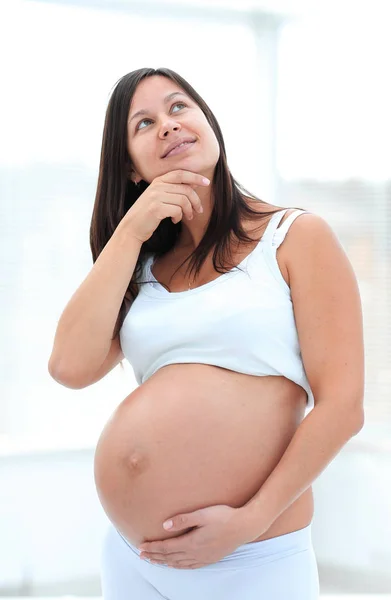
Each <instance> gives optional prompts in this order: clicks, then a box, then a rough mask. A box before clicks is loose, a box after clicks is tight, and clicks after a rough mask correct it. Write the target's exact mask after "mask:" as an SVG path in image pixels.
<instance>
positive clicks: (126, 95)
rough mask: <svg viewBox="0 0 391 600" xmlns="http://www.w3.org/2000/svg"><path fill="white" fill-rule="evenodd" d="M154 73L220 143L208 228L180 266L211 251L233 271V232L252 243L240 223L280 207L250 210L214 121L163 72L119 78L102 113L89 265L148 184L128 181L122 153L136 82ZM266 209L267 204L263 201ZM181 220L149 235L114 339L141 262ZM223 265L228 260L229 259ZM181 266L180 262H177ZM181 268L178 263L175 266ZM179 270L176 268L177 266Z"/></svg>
mask: <svg viewBox="0 0 391 600" xmlns="http://www.w3.org/2000/svg"><path fill="white" fill-rule="evenodd" d="M153 75H162V76H163V77H167V78H169V79H171V80H172V81H174V82H175V83H177V84H178V85H179V86H180V88H181V89H182V90H184V91H185V92H186V93H187V94H188V95H189V96H190V97H191V98H192V99H193V100H194V101H195V102H196V103H197V104H198V106H199V107H200V108H201V110H202V111H203V113H204V114H205V116H206V118H207V120H208V122H209V124H210V126H211V128H212V129H213V131H214V133H215V135H216V138H217V140H218V143H219V145H220V157H219V160H218V162H217V164H216V168H215V172H214V177H213V181H212V182H211V186H213V187H211V194H212V197H213V198H214V205H213V208H212V213H211V217H210V221H209V224H208V227H207V229H206V231H205V235H204V237H203V238H202V240H201V242H200V244H199V245H198V246H197V248H196V249H195V250H194V252H192V253H191V254H190V255H189V257H187V258H186V259H185V261H184V262H186V261H187V260H190V263H189V267H190V273H191V272H192V271H193V270H195V277H196V276H197V275H198V274H199V272H200V270H201V267H202V265H203V263H204V261H205V259H206V257H207V256H208V254H209V253H210V251H211V250H212V249H214V251H213V266H214V268H215V270H216V271H217V272H218V273H222V274H223V273H225V272H226V271H227V270H230V269H232V268H234V267H235V265H232V264H228V265H227V264H226V262H227V257H228V259H230V258H232V256H231V251H230V240H231V239H232V234H234V235H235V236H236V238H237V240H239V241H240V242H245V243H250V242H252V241H253V239H252V238H250V237H249V236H248V235H247V234H246V232H245V231H244V229H243V227H242V224H241V222H242V220H244V219H245V220H248V219H249V218H251V219H254V220H255V219H259V220H261V221H262V222H261V225H260V227H261V226H262V224H263V221H264V220H265V217H266V218H269V217H270V215H271V214H274V213H276V212H278V211H279V210H283V209H284V207H279V208H278V209H276V210H273V211H270V210H269V211H267V212H260V211H259V210H253V209H252V208H251V207H250V206H249V205H248V203H247V201H246V197H245V195H244V194H243V193H242V192H245V194H246V195H247V196H248V197H249V198H250V199H252V200H259V198H257V197H256V196H254V195H253V194H250V193H249V192H248V191H247V190H246V189H245V188H244V187H243V186H242V185H240V184H239V182H238V181H237V180H236V179H235V178H234V177H233V175H232V174H231V171H230V169H229V167H228V164H227V157H226V151H225V144H224V139H223V134H222V133H221V129H220V126H219V124H218V122H217V120H216V117H215V116H214V114H213V113H212V111H211V110H210V108H209V107H208V105H207V104H206V103H205V102H204V100H203V99H202V98H201V96H200V95H199V94H198V93H197V92H196V91H195V89H194V88H193V87H192V86H191V85H190V84H189V83H188V82H187V81H186V80H185V79H183V77H181V76H180V75H179V74H178V73H176V72H175V71H172V70H171V69H166V68H160V69H149V68H144V69H137V70H136V71H132V72H131V73H128V74H127V75H124V76H123V77H121V79H119V81H118V82H117V83H116V85H115V88H114V91H113V93H112V95H111V98H110V100H109V103H108V107H107V110H106V115H105V122H104V129H103V139H102V149H101V155H100V165H99V175H98V184H97V191H96V196H95V204H94V208H93V213H92V218H91V226H90V246H91V252H92V258H93V262H95V261H96V259H97V258H98V256H99V254H100V252H101V251H102V250H103V248H104V247H105V245H106V244H107V242H108V240H109V239H110V237H111V236H112V235H113V233H114V231H115V229H116V227H117V226H118V224H119V222H120V221H121V220H122V218H123V217H124V215H125V214H126V213H127V211H128V210H129V209H130V208H131V207H132V206H133V204H134V203H135V202H136V200H137V199H138V197H139V196H140V195H141V194H142V193H143V192H144V191H145V190H146V189H147V187H148V186H149V183H147V182H145V181H141V182H140V184H139V185H138V186H136V185H135V184H134V183H133V182H132V181H131V180H130V170H131V167H132V162H131V159H130V157H129V154H128V151H127V120H128V115H129V109H130V105H131V102H132V98H133V95H134V93H135V91H136V88H137V86H138V84H139V83H140V81H142V80H143V79H144V78H146V77H151V76H153ZM262 204H263V205H265V206H270V205H268V204H267V203H266V202H262ZM181 228H182V222H181V221H179V222H178V223H173V222H172V220H171V217H167V218H165V219H162V221H161V222H160V224H159V226H158V227H157V228H156V230H155V231H154V233H153V234H152V236H151V237H150V238H149V239H148V240H147V241H146V242H144V243H143V244H142V246H141V249H140V254H139V257H138V260H137V263H136V266H135V270H134V273H133V275H132V277H131V280H130V282H129V285H128V288H127V291H126V293H125V296H124V299H123V302H122V304H121V307H120V310H119V314H118V318H117V322H116V325H115V328H114V332H113V337H112V339H114V338H115V337H116V335H117V334H118V332H119V330H120V329H121V327H122V324H123V321H124V319H125V317H126V314H127V312H128V310H129V308H130V305H131V304H132V302H133V300H134V299H135V298H136V296H137V294H138V285H139V284H141V283H145V281H141V280H140V275H141V269H142V265H143V260H144V257H145V255H146V254H148V253H150V252H152V253H154V254H155V255H156V257H160V256H162V255H163V254H165V253H166V252H168V251H169V250H170V249H171V248H172V247H173V246H175V242H176V240H177V238H178V236H179V234H180V232H181ZM228 262H230V261H229V260H228ZM182 264H183V263H182ZM180 266H182V265H180ZM178 268H180V267H178Z"/></svg>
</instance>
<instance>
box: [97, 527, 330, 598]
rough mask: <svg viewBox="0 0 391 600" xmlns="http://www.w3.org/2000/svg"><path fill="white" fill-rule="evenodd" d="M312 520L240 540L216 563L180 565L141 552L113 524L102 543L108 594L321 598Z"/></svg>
mask: <svg viewBox="0 0 391 600" xmlns="http://www.w3.org/2000/svg"><path fill="white" fill-rule="evenodd" d="M311 526H312V523H310V524H309V525H308V526H307V527H305V528H304V529H299V530H298V531H293V532H291V533H287V534H284V535H280V536H278V537H274V538H271V539H268V540H262V541H260V542H251V543H248V544H244V545H242V546H239V548H237V549H236V550H235V551H234V552H232V554H229V555H228V556H226V557H224V558H223V559H221V560H220V561H218V562H217V563H213V564H209V565H206V566H204V567H200V568H198V569H175V568H173V567H168V566H167V565H160V564H152V563H150V562H148V561H147V560H143V559H141V558H140V556H139V555H140V551H139V550H138V549H137V548H136V547H135V546H133V545H132V544H131V543H130V542H128V541H127V540H125V539H124V538H123V537H122V535H121V534H120V533H118V531H117V530H116V529H115V528H114V527H113V526H112V525H110V527H109V529H108V531H107V534H106V537H105V541H104V545H103V549H102V564H101V582H102V593H103V598H104V600H161V599H162V598H163V599H165V600H318V598H319V578H318V567H317V563H316V557H315V553H314V549H313V547H312V539H311Z"/></svg>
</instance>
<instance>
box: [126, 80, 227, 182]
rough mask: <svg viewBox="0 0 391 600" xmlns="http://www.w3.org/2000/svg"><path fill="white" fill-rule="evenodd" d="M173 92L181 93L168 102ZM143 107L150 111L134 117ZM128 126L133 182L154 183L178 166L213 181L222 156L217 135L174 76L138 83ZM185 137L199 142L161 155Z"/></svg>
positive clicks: (128, 144)
mask: <svg viewBox="0 0 391 600" xmlns="http://www.w3.org/2000/svg"><path fill="white" fill-rule="evenodd" d="M174 92H180V95H179V94H178V95H177V96H174V97H172V98H169V99H167V101H166V102H165V97H166V96H168V95H169V94H172V93H174ZM140 110H145V111H148V114H142V115H138V116H134V115H135V113H137V112H138V111H140ZM132 117H133V118H132ZM127 127H128V137H127V148H128V152H129V156H130V158H131V161H132V167H133V168H132V180H133V181H136V182H139V181H140V180H141V179H143V180H144V181H146V182H147V183H151V182H152V181H153V180H154V179H155V178H156V177H159V176H160V175H163V174H165V173H168V172H169V171H174V170H177V169H184V170H187V171H192V172H193V173H202V174H203V175H205V176H206V177H208V178H209V179H210V180H211V181H212V179H213V174H214V170H215V167H216V163H217V161H218V159H219V156H220V146H219V143H218V141H217V138H216V136H215V134H214V131H213V129H212V128H211V126H210V125H209V123H208V121H207V119H206V117H205V115H204V113H203V112H202V110H201V109H200V108H199V106H198V104H196V102H195V101H194V100H193V99H192V98H191V97H190V96H188V95H187V94H186V93H185V92H184V90H182V89H181V88H180V87H179V86H178V85H177V84H176V83H175V82H174V81H172V80H171V79H168V78H167V77H163V76H161V75H154V76H152V77H147V78H145V79H143V80H142V81H141V82H140V83H139V85H138V87H137V89H136V92H135V94H134V96H133V99H132V103H131V106H130V110H129V116H128V124H127ZM182 137H191V138H195V139H196V142H195V144H193V145H192V146H190V147H189V149H188V150H186V151H185V152H182V153H180V154H176V155H173V156H167V157H165V158H162V156H163V154H165V153H166V152H167V147H168V146H169V144H171V143H172V142H173V141H175V140H176V139H178V138H182Z"/></svg>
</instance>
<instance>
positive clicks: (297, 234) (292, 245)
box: [280, 209, 344, 282]
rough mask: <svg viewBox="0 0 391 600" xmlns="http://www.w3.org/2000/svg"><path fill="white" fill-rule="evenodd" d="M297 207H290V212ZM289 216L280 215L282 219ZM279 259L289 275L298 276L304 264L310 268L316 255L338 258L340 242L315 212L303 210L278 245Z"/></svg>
mask: <svg viewBox="0 0 391 600" xmlns="http://www.w3.org/2000/svg"><path fill="white" fill-rule="evenodd" d="M295 210H297V209H293V210H290V211H289V213H290V214H291V213H292V212H294V211H295ZM288 216H289V215H288V214H286V215H284V220H285V218H287V217H288ZM280 249H281V258H282V260H283V262H284V265H285V267H286V269H287V272H288V277H289V280H290V282H291V281H292V278H296V279H297V280H298V279H299V275H300V274H301V273H302V272H303V270H305V269H306V268H307V267H308V269H309V270H310V269H311V266H312V265H313V263H314V261H315V260H316V256H320V255H323V256H325V257H326V259H327V255H329V256H330V257H331V256H334V257H339V258H341V256H342V255H343V254H344V251H343V248H342V245H341V243H340V241H339V239H338V237H337V235H336V234H335V232H334V231H333V229H332V227H331V226H330V225H329V223H328V222H327V221H326V220H325V219H324V218H323V217H321V216H320V215H317V214H315V213H311V212H308V213H303V214H301V215H299V216H298V217H297V218H296V219H295V220H294V221H293V223H292V224H291V226H290V228H289V230H288V232H287V234H286V237H285V240H284V243H283V244H281V247H280Z"/></svg>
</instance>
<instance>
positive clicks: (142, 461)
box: [127, 452, 148, 473]
mask: <svg viewBox="0 0 391 600" xmlns="http://www.w3.org/2000/svg"><path fill="white" fill-rule="evenodd" d="M127 463H128V466H129V468H130V470H131V471H132V472H135V473H140V472H141V471H144V470H145V468H146V467H147V464H148V460H147V457H146V456H145V454H141V453H140V452H133V453H132V454H131V455H130V456H129V457H128V460H127Z"/></svg>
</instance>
